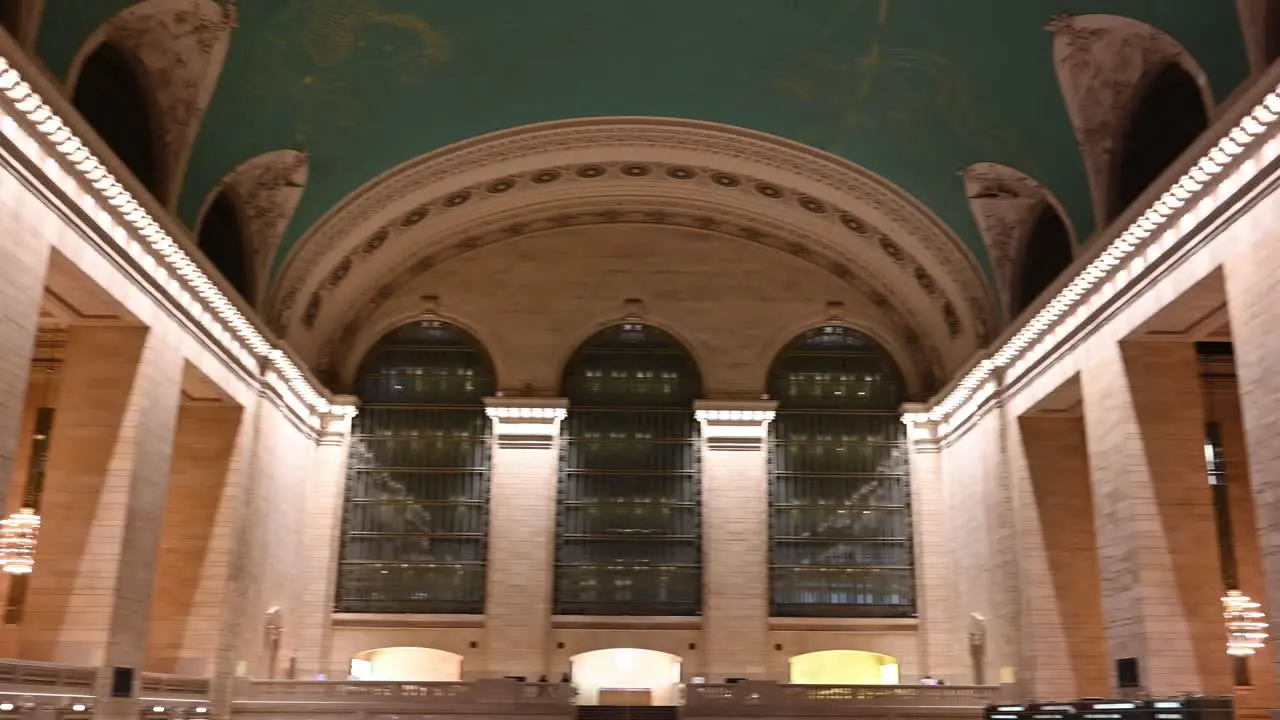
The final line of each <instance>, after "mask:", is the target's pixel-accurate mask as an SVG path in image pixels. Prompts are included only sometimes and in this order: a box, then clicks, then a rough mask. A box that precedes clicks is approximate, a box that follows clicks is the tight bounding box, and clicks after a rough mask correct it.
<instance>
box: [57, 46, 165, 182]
mask: <svg viewBox="0 0 1280 720" xmlns="http://www.w3.org/2000/svg"><path fill="white" fill-rule="evenodd" d="M150 92H151V90H150V88H149V87H148V85H147V81H146V78H145V76H144V74H143V73H142V70H141V67H140V66H139V64H138V62H137V61H136V60H135V59H134V58H133V57H132V56H131V55H130V54H129V52H128V51H127V50H124V49H122V48H120V47H119V46H117V45H116V44H115V43H112V42H102V43H99V45H98V46H97V47H96V48H94V50H93V51H92V52H90V53H89V54H88V56H87V57H85V59H84V64H83V65H81V66H80V74H79V76H78V77H77V79H76V82H75V87H74V89H73V91H72V94H71V102H72V104H74V105H75V107H76V110H79V111H80V114H81V115H83V116H84V118H85V120H88V121H89V124H90V125H92V126H93V129H94V131H96V132H97V133H98V135H99V136H100V137H101V138H102V139H103V140H104V141H106V143H107V146H108V147H110V148H111V151H112V152H114V153H115V154H116V157H118V158H120V161H121V162H123V163H124V164H125V167H127V168H129V170H130V171H131V172H132V173H133V175H134V177H136V178H137V179H138V180H139V182H141V183H142V184H143V185H144V186H146V188H147V189H148V190H150V191H151V194H152V195H153V196H155V197H163V194H162V191H163V189H164V186H163V183H164V177H163V173H164V169H163V167H162V154H161V139H160V136H159V128H158V123H157V118H156V112H155V105H154V103H153V101H152V99H151V95H150Z"/></svg>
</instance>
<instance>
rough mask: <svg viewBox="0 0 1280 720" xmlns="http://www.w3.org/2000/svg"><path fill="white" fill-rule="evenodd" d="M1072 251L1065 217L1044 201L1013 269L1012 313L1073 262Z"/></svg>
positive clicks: (1013, 315) (1038, 295)
mask: <svg viewBox="0 0 1280 720" xmlns="http://www.w3.org/2000/svg"><path fill="white" fill-rule="evenodd" d="M1071 254H1072V253H1071V234H1070V233H1069V232H1068V231H1067V225H1066V223H1064V222H1063V221H1062V215H1060V214H1059V213H1058V209H1057V208H1055V207H1054V206H1053V205H1052V204H1051V203H1047V202H1046V203H1044V205H1043V206H1042V207H1041V208H1040V214H1039V215H1037V216H1036V219H1035V222H1034V223H1032V225H1031V229H1030V230H1029V231H1028V232H1027V237H1026V241H1025V242H1023V244H1022V250H1021V257H1020V258H1019V259H1018V265H1017V268H1016V269H1015V270H1014V276H1013V287H1012V288H1011V292H1010V296H1011V299H1012V303H1013V304H1012V307H1010V308H1009V309H1010V313H1009V314H1010V316H1011V317H1016V316H1017V315H1018V313H1021V312H1022V311H1023V310H1025V309H1026V308H1027V306H1028V305H1030V304H1032V303H1034V302H1035V301H1036V299H1037V298H1039V297H1040V293H1042V292H1044V291H1045V288H1047V287H1049V286H1050V285H1052V284H1053V281H1054V280H1057V279H1058V276H1059V275H1061V274H1062V271H1063V270H1066V269H1067V266H1068V265H1070V264H1071Z"/></svg>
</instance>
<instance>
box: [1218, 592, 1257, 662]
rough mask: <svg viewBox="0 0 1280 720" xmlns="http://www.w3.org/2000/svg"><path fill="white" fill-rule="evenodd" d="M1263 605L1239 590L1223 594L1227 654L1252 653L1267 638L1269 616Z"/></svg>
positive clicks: (1243, 654) (1243, 655)
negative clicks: (1262, 608) (1264, 611)
mask: <svg viewBox="0 0 1280 720" xmlns="http://www.w3.org/2000/svg"><path fill="white" fill-rule="evenodd" d="M1261 607H1262V606H1261V605H1260V604H1259V603H1256V602H1254V601H1253V599H1252V598H1250V597H1249V596H1248V595H1245V594H1244V593H1242V592H1240V591H1239V590H1228V591H1227V594H1226V595H1223V596H1222V617H1223V619H1224V620H1226V623H1227V654H1228V655H1235V656H1237V657H1245V656H1248V655H1252V654H1254V653H1255V652H1257V651H1258V649H1259V648H1261V647H1262V646H1263V644H1264V643H1265V642H1266V640H1267V637H1268V635H1267V623H1266V619H1267V616H1266V614H1265V613H1263V612H1262V610H1261V609H1260V608H1261Z"/></svg>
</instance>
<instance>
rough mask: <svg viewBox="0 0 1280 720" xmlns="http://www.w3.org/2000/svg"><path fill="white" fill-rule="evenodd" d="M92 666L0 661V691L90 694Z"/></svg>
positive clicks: (13, 692)
mask: <svg viewBox="0 0 1280 720" xmlns="http://www.w3.org/2000/svg"><path fill="white" fill-rule="evenodd" d="M97 678H98V671H97V670H96V669H95V668H87V667H81V666H79V665H59V664H55V663H40V662H26V661H16V660H0V693H4V694H23V693H28V692H30V693H50V692H52V693H56V694H63V695H69V696H70V695H92V694H93V685H94V682H95V681H96V680H97Z"/></svg>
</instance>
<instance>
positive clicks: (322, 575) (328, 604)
mask: <svg viewBox="0 0 1280 720" xmlns="http://www.w3.org/2000/svg"><path fill="white" fill-rule="evenodd" d="M334 403H335V404H338V405H341V406H344V407H348V406H349V407H354V406H355V403H356V400H355V398H353V397H346V396H343V397H339V398H335V400H334ZM353 417H354V415H353V414H350V413H342V414H334V415H326V416H324V417H323V418H322V419H321V423H322V427H321V429H320V432H319V437H318V443H317V445H316V451H315V454H314V455H312V459H311V473H310V475H309V477H308V479H307V494H306V497H305V498H304V499H303V502H304V503H305V504H306V509H305V512H304V515H303V548H304V553H305V555H306V557H305V558H304V559H303V566H304V567H303V573H302V588H301V593H300V598H299V601H298V612H297V620H296V622H295V625H296V627H297V630H296V632H297V637H296V638H295V639H294V648H295V652H296V655H295V657H296V658H297V676H296V679H298V680H317V679H319V678H320V677H321V676H324V677H327V678H328V679H330V680H343V679H345V678H346V673H345V670H344V669H342V668H337V667H334V661H333V659H332V658H330V650H331V645H332V639H333V611H334V593H335V591H336V587H337V582H338V559H339V551H340V548H341V546H342V513H343V507H342V505H343V499H344V498H345V497H346V488H347V458H348V455H349V454H350V451H351V420H352V418H353ZM335 670H341V671H342V672H341V674H340V675H339V676H338V677H332V675H333V674H334V672H335Z"/></svg>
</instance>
